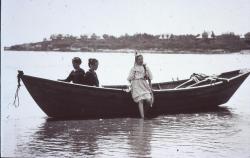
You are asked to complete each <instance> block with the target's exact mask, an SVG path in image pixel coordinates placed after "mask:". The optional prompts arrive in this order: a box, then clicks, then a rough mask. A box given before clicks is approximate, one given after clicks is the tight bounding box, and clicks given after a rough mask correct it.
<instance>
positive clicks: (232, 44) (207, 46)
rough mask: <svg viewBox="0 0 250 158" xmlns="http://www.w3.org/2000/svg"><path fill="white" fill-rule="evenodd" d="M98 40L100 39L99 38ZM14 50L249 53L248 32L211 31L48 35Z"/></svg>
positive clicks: (249, 37)
mask: <svg viewBox="0 0 250 158" xmlns="http://www.w3.org/2000/svg"><path fill="white" fill-rule="evenodd" d="M101 37H102V38H101ZM10 48H11V49H16V50H37V51H38V50H39V51H40V50H56V51H80V50H85V51H89V50H97V49H127V48H128V49H142V50H143V49H144V50H148V49H156V50H164V49H173V50H212V49H225V50H233V51H235V50H241V49H250V32H248V33H246V34H245V35H244V39H241V38H240V36H239V35H236V34H234V33H233V32H229V33H223V34H221V35H215V34H214V32H213V31H211V32H210V31H209V32H208V31H204V32H202V33H201V34H197V35H193V34H182V35H174V34H158V35H152V34H148V33H136V34H133V35H129V34H127V33H126V34H123V35H121V36H113V35H108V34H103V35H102V36H98V35H97V34H95V33H92V34H90V35H89V34H88V35H87V34H82V35H80V36H79V37H77V36H73V35H70V34H66V35H64V34H52V35H51V36H50V37H49V38H48V39H46V38H44V39H43V41H42V42H37V43H32V44H30V45H15V46H13V47H10Z"/></svg>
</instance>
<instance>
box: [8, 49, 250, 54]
mask: <svg viewBox="0 0 250 158" xmlns="http://www.w3.org/2000/svg"><path fill="white" fill-rule="evenodd" d="M3 51H4V52H6V51H8V52H48V53H54V52H56V53H61V52H62V53H63V52H64V53H65V52H66V53H75V52H79V53H134V52H135V51H138V52H140V53H148V54H208V55H210V54H211V55H212V54H234V53H240V54H250V50H249V49H245V50H238V51H229V50H224V49H216V50H200V49H199V50H132V49H116V50H112V49H97V50H92V51H73V50H69V51H55V50H54V51H51V50H49V51H48V50H6V49H5V50H3Z"/></svg>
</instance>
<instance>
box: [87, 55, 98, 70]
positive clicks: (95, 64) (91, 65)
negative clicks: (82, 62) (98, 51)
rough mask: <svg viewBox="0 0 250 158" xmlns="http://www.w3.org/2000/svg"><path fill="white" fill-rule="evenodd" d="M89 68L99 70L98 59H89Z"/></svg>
mask: <svg viewBox="0 0 250 158" xmlns="http://www.w3.org/2000/svg"><path fill="white" fill-rule="evenodd" d="M89 68H90V69H91V70H97V68H98V60H97V59H94V58H90V59H89Z"/></svg>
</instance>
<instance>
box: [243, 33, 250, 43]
mask: <svg viewBox="0 0 250 158" xmlns="http://www.w3.org/2000/svg"><path fill="white" fill-rule="evenodd" d="M244 37H245V40H246V41H248V42H250V32H248V33H246V34H245V35H244Z"/></svg>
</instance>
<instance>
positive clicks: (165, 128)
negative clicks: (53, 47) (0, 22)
mask: <svg viewBox="0 0 250 158" xmlns="http://www.w3.org/2000/svg"><path fill="white" fill-rule="evenodd" d="M74 56H79V57H81V58H82V59H83V68H84V69H85V70H87V59H88V58H90V57H95V58H97V59H99V61H100V66H99V69H98V71H97V74H98V77H99V79H100V82H101V84H103V85H107V84H127V81H126V77H127V75H128V72H129V69H130V67H131V66H132V65H133V59H134V57H133V54H121V53H113V54H108V53H69V52H65V53H56V52H50V53H49V52H3V53H2V54H1V60H2V61H1V72H2V73H1V112H2V113H1V156H11V157H227V158H228V157H250V134H249V133H250V108H249V107H250V97H249V92H250V77H248V78H247V80H246V81H245V82H244V83H243V84H242V85H241V87H240V88H239V89H238V91H237V92H236V93H235V94H234V96H233V97H232V98H231V99H230V101H229V102H228V103H226V104H225V105H223V107H226V109H225V110H220V111H212V112H200V113H198V112H197V113H190V114H171V115H163V116H158V117H156V118H153V119H146V120H142V119H139V118H119V119H101V118H100V119H91V120H50V119H48V118H47V117H46V115H45V114H44V113H43V112H42V111H41V110H40V109H39V108H38V106H37V105H36V103H35V102H34V101H33V99H32V98H31V96H30V95H29V93H28V92H27V90H26V89H25V87H24V86H22V87H21V89H20V106H19V107H18V108H15V107H13V106H12V102H13V97H14V93H15V89H16V85H17V81H16V74H17V70H18V69H21V70H23V71H24V73H25V74H29V75H34V76H38V77H43V78H49V79H58V78H65V77H66V76H67V75H68V73H69V72H70V71H71V69H72V66H71V59H72V58H73V57H74ZM144 57H145V61H146V63H147V64H148V65H149V67H150V68H151V71H152V72H153V76H154V80H153V81H154V82H161V81H167V80H172V78H173V79H176V78H177V77H178V78H179V79H183V78H187V77H189V76H190V74H191V73H193V72H202V73H205V74H214V73H215V74H216V73H220V72H223V71H230V70H235V69H239V68H250V55H249V54H239V53H235V54H230V55H229V54H223V55H192V54H187V55H181V54H180V55H178V54H177V55H175V54H171V55H163V54H146V55H144Z"/></svg>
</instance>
